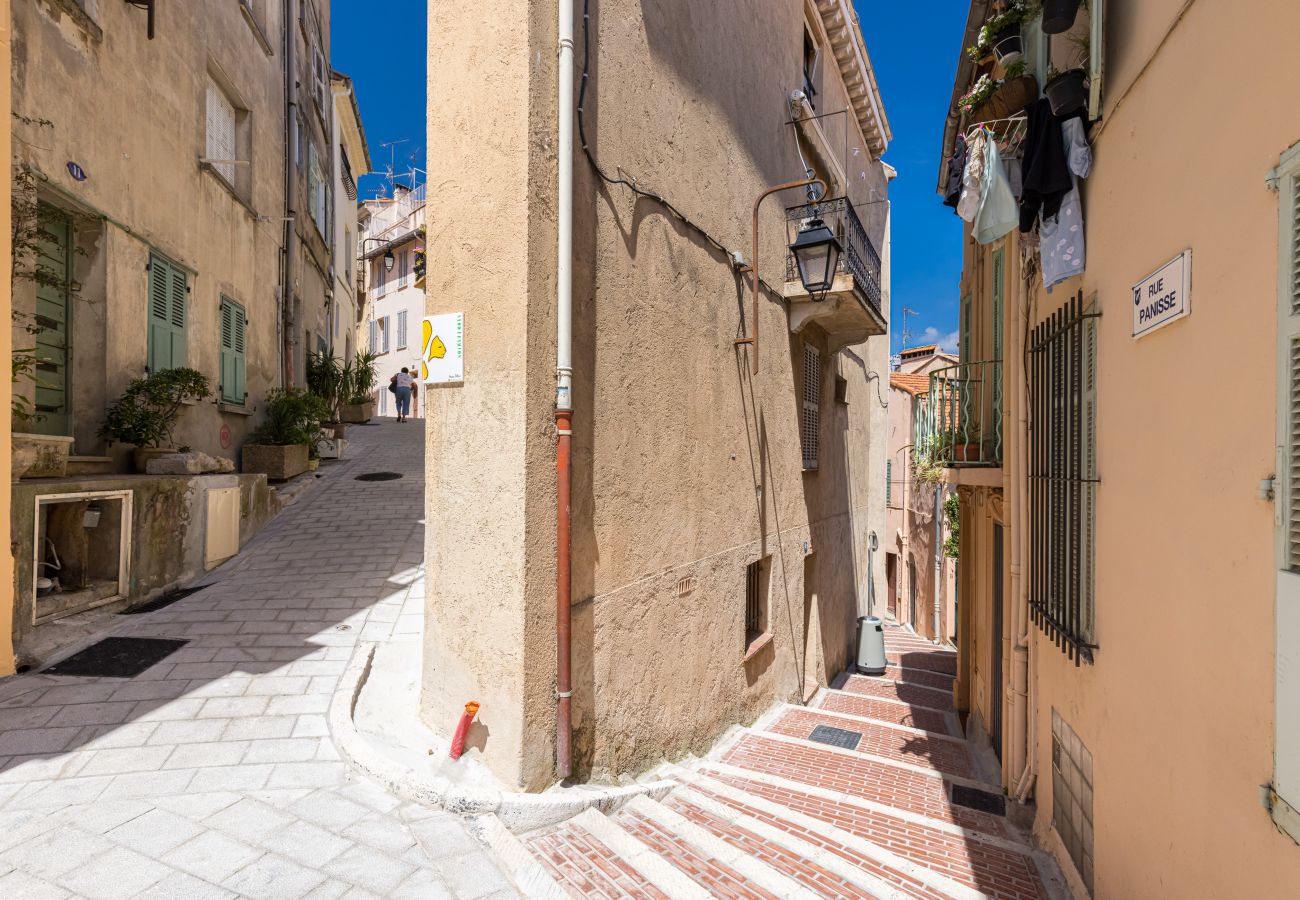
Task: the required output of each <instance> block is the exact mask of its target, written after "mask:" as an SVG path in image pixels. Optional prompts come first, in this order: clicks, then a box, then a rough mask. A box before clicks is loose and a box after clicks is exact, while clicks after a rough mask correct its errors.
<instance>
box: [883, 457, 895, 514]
mask: <svg viewBox="0 0 1300 900" xmlns="http://www.w3.org/2000/svg"><path fill="white" fill-rule="evenodd" d="M893 505H894V461H893V460H892V459H887V460H885V506H893Z"/></svg>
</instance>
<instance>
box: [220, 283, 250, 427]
mask: <svg viewBox="0 0 1300 900" xmlns="http://www.w3.org/2000/svg"><path fill="white" fill-rule="evenodd" d="M246 324H247V321H246V319H245V316H244V308H243V307H242V306H240V305H239V304H238V303H236V302H235V301H233V300H231V299H230V298H229V297H222V298H221V399H222V400H223V401H225V402H226V403H239V404H243V403H244V400H245V397H244V394H245V391H246V387H245V372H246V366H245V357H244V340H245V330H246Z"/></svg>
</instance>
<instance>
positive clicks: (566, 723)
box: [555, 409, 573, 779]
mask: <svg viewBox="0 0 1300 900" xmlns="http://www.w3.org/2000/svg"><path fill="white" fill-rule="evenodd" d="M555 428H556V432H557V434H558V440H557V442H556V447H555V483H556V487H555V495H556V497H555V499H556V504H555V512H556V516H555V655H556V666H555V668H556V677H555V692H556V708H555V718H556V722H555V726H556V727H555V774H556V775H558V776H559V777H560V778H561V779H563V778H568V777H569V775H570V774H571V773H572V769H573V747H572V743H571V736H572V728H573V718H572V702H573V668H572V657H571V654H570V647H571V644H572V636H573V625H572V619H571V608H572V600H573V596H572V590H573V588H572V577H571V576H572V560H571V559H570V555H569V544H570V533H571V530H570V519H569V497H570V490H571V487H572V470H571V469H570V465H569V460H570V451H571V443H572V441H573V410H571V409H557V410H556V411H555Z"/></svg>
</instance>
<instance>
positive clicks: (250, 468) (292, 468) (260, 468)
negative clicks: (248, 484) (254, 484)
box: [243, 444, 309, 481]
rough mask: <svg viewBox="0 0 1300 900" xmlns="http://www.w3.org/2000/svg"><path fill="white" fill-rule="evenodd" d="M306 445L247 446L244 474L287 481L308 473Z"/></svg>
mask: <svg viewBox="0 0 1300 900" xmlns="http://www.w3.org/2000/svg"><path fill="white" fill-rule="evenodd" d="M308 449H309V448H308V447H307V445H306V444H245V445H244V464H243V472H244V474H246V475H252V474H261V475H265V476H266V477H267V478H268V479H270V480H273V481H285V480H287V479H289V478H293V477H294V476H295V475H301V474H302V473H303V472H306V471H307V453H308Z"/></svg>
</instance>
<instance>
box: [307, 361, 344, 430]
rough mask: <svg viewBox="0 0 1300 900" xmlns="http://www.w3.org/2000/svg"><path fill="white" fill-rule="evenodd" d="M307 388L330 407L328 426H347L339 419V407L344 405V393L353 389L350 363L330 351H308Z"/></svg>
mask: <svg viewBox="0 0 1300 900" xmlns="http://www.w3.org/2000/svg"><path fill="white" fill-rule="evenodd" d="M307 390H309V391H311V392H312V393H313V394H315V395H316V396H317V397H320V398H321V399H322V400H324V401H325V405H326V406H328V407H329V422H327V423H326V427H328V428H331V429H333V428H334V426H338V427H341V428H346V426H345V425H344V424H343V423H342V422H341V421H340V420H339V407H340V406H342V405H343V399H344V394H345V393H347V392H350V391H351V364H350V363H343V362H341V361H339V360H338V359H336V358H335V357H334V356H333V355H332V354H329V353H308V354H307ZM337 436H338V437H342V436H343V435H341V434H338V435H337Z"/></svg>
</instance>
